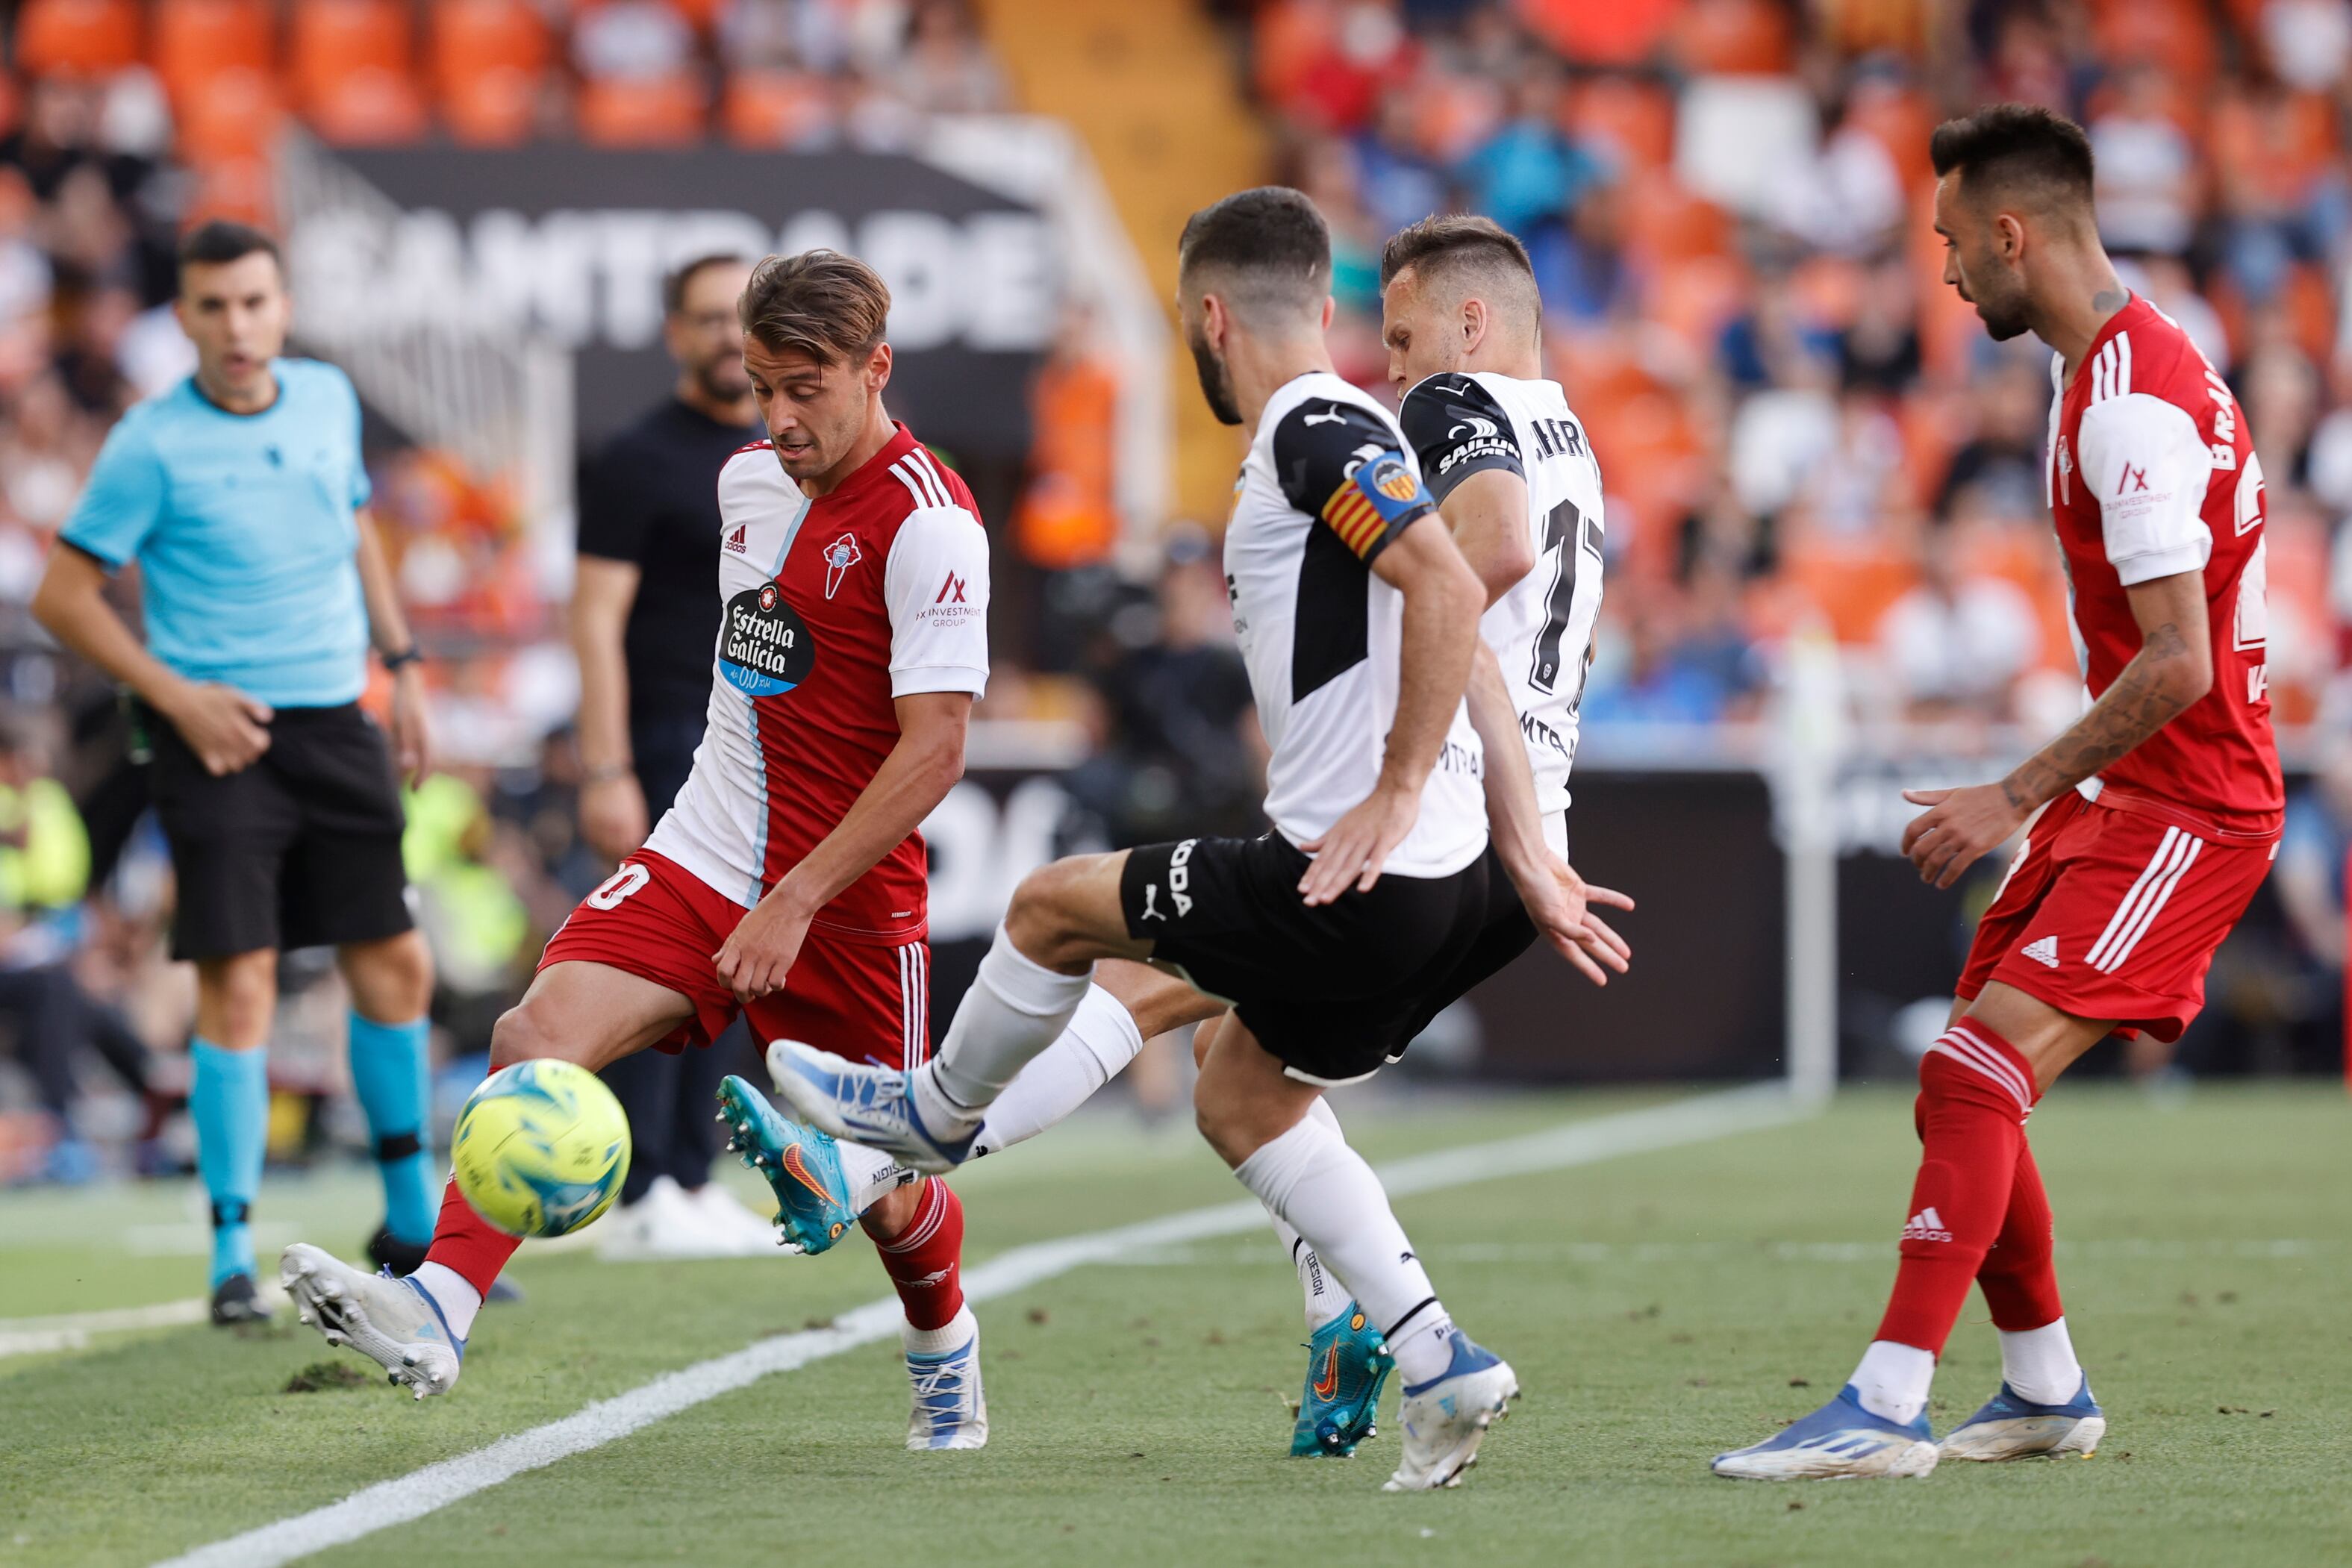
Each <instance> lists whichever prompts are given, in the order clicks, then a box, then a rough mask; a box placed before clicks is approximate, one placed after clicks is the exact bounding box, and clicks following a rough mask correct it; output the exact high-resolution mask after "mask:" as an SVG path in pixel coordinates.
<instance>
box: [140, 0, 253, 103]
mask: <svg viewBox="0 0 2352 1568" xmlns="http://www.w3.org/2000/svg"><path fill="white" fill-rule="evenodd" d="M154 61H155V74H156V75H157V76H159V77H161V78H163V86H164V88H165V89H167V90H168V91H169V92H170V93H171V95H172V99H173V102H175V103H184V102H186V101H187V99H188V95H189V94H190V92H191V91H193V90H194V89H195V87H196V86H197V85H198V84H199V83H201V82H203V81H204V80H205V78H210V77H215V76H218V75H220V74H221V73H222V72H224V71H234V70H247V71H263V72H268V71H274V70H276V69H277V68H278V27H277V23H276V22H275V20H274V19H273V18H272V17H271V16H270V14H269V6H268V3H267V0H162V3H161V4H159V5H157V6H156V7H155V36H154Z"/></svg>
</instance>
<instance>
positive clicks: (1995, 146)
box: [1927, 103, 2092, 213]
mask: <svg viewBox="0 0 2352 1568" xmlns="http://www.w3.org/2000/svg"><path fill="white" fill-rule="evenodd" d="M1927 158H1928V161H1929V162H1932V163H1934V165H1935V166H1936V173H1937V177H1938V178H1940V177H1942V176H1943V175H1946V174H1949V173H1951V172H1954V171H1956V170H1957V171H1958V172H1960V174H1961V175H1962V177H1963V185H1964V186H1965V187H1972V188H1974V189H1977V190H1980V191H1985V192H1997V193H2001V194H2005V195H2020V194H2036V195H2041V196H2044V197H2048V198H2055V199H2056V200H2057V201H2058V202H2060V203H2061V204H2064V205H2066V206H2069V207H2074V208H2077V209H2079V210H2081V211H2084V212H2085V213H2087V212H2088V211H2089V210H2090V206H2091V181H2092V163H2091V139H2090V138H2089V137H2088V136H2085V135H2084V134H2083V128H2082V127H2081V126H2079V125H2077V124H2075V123H2074V121H2073V120H2068V119H2067V118H2066V117H2065V116H2064V115H2062V114H2053V113H2052V112H2051V111H2050V110H2046V109H2043V108H2042V106H2041V105H2039V104H2032V103H1996V104H1993V105H1992V106H1990V108H1986V109H1980V110H1977V111H1976V112H1975V113H1974V114H1970V115H1966V116H1963V117H1962V118H1960V119H1958V120H1946V121H1944V123H1943V124H1941V125H1938V126H1937V127H1936V133H1935V134H1934V135H1933V136H1931V137H1929V138H1928V140H1927Z"/></svg>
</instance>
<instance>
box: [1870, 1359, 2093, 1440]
mask: <svg viewBox="0 0 2352 1568" xmlns="http://www.w3.org/2000/svg"><path fill="white" fill-rule="evenodd" d="M1935 1380H1936V1357H1935V1354H1934V1353H1932V1352H1930V1351H1924V1350H1921V1349H1920V1348H1919V1347H1918V1346H1916V1345H1909V1344H1896V1343H1895V1342H1894V1341H1893V1340H1891V1339H1874V1340H1872V1341H1871V1342H1870V1348H1869V1349H1868V1350H1865V1351H1864V1352H1863V1353H1862V1364H1861V1365H1860V1366H1857V1367H1855V1368H1854V1369H1853V1376H1852V1377H1851V1378H1849V1379H1847V1381H1848V1382H1850V1383H1852V1384H1853V1393H1854V1397H1855V1398H1856V1399H1858V1400H1860V1401H1861V1403H1862V1407H1863V1408H1864V1409H1865V1410H1867V1411H1869V1412H1870V1413H1871V1414H1872V1415H1874V1416H1885V1417H1886V1419H1888V1420H1889V1421H1893V1422H1895V1424H1896V1425H1898V1426H1906V1427H1907V1426H1909V1425H1910V1424H1911V1423H1912V1422H1914V1421H1916V1420H1917V1419H1918V1418H1919V1412H1920V1411H1922V1410H1925V1409H1926V1408H1927V1386H1928V1385H1929V1384H1931V1383H1933V1382H1935ZM2067 1392H2068V1393H2069V1394H2071V1393H2073V1392H2074V1390H2073V1389H2071V1388H2070V1389H2068V1390H2067Z"/></svg>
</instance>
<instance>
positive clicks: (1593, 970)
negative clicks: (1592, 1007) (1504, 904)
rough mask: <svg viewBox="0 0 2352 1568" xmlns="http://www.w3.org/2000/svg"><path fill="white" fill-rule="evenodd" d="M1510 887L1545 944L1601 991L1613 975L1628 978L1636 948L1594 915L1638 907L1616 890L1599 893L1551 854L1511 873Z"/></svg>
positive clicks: (1598, 916) (1514, 868)
mask: <svg viewBox="0 0 2352 1568" xmlns="http://www.w3.org/2000/svg"><path fill="white" fill-rule="evenodd" d="M1507 869H1508V870H1509V871H1510V873H1511V885H1512V886H1514V887H1516V888H1517V889H1518V893H1519V903H1520V904H1523V905H1524V906H1525V907H1526V909H1527V912H1528V919H1530V920H1532V921H1534V922H1535V927H1536V930H1537V931H1538V932H1539V933H1540V934H1541V935H1542V936H1543V939H1544V940H1545V941H1547V942H1549V943H1550V944H1551V946H1552V947H1553V949H1554V950H1555V951H1556V952H1558V953H1559V956H1561V957H1563V958H1566V959H1567V960H1568V961H1569V962H1570V964H1573V965H1575V966H1576V968H1577V970H1578V972H1579V973H1580V974H1581V975H1583V976H1584V977H1585V978H1586V979H1588V980H1591V982H1592V983H1593V984H1594V985H1596V986H1605V985H1607V984H1608V983H1609V973H1608V972H1609V971H1610V970H1612V969H1613V970H1615V971H1616V972H1617V973H1619V974H1621V975H1622V974H1623V973H1625V971H1626V969H1627V967H1630V966H1631V965H1632V963H1633V946H1632V945H1631V944H1630V943H1628V942H1627V941H1626V940H1625V938H1623V937H1622V936H1619V935H1617V933H1616V932H1615V931H1614V930H1613V929H1612V928H1611V926H1610V925H1609V923H1608V922H1607V921H1605V920H1603V919H1601V916H1600V915H1597V914H1595V913H1594V912H1593V909H1592V906H1593V905H1594V904H1605V905H1607V906H1608V907H1609V908H1611V909H1631V908H1633V899H1632V898H1631V897H1629V896H1628V895H1626V894H1622V893H1619V892H1618V891H1617V890H1616V889H1615V888H1613V887H1595V886H1593V885H1592V884H1591V883H1588V882H1586V881H1585V880H1584V878H1582V877H1581V876H1579V875H1578V874H1577V872H1576V868H1575V867H1574V866H1571V865H1570V864H1569V863H1568V862H1566V861H1563V860H1561V859H1560V858H1559V856H1557V855H1555V854H1553V853H1552V852H1550V851H1549V849H1546V850H1543V851H1541V852H1539V854H1538V856H1537V857H1531V858H1530V859H1529V860H1528V861H1527V862H1525V863H1523V864H1521V865H1519V866H1516V867H1509V866H1507Z"/></svg>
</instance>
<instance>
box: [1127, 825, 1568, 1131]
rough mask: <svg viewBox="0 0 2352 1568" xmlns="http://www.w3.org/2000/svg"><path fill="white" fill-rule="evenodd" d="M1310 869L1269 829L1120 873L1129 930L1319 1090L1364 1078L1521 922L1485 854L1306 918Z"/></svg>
mask: <svg viewBox="0 0 2352 1568" xmlns="http://www.w3.org/2000/svg"><path fill="white" fill-rule="evenodd" d="M1307 864H1308V857H1307V855H1306V854H1305V853H1303V852H1300V851H1299V850H1298V849H1297V848H1296V847H1294V846H1293V845H1292V844H1291V843H1290V842H1289V841H1287V840H1286V839H1285V838H1283V837H1282V836H1281V835H1280V834H1279V833H1267V834H1265V835H1264V836H1262V837H1260V838H1255V839H1210V838H1202V839H1186V840H1183V841H1181V842H1177V843H1166V844H1147V845H1145V846H1144V847H1142V848H1140V849H1136V850H1130V851H1129V852H1128V857H1127V865H1126V869H1125V870H1124V871H1123V872H1122V873H1120V876H1119V902H1120V904H1122V906H1123V908H1124V913H1125V914H1126V916H1127V931H1128V935H1129V936H1132V937H1135V938H1137V939H1139V940H1148V941H1150V943H1151V944H1152V949H1151V956H1152V957H1153V958H1154V959H1155V960H1157V961H1159V962H1161V963H1167V964H1172V965H1175V966H1176V967H1179V968H1181V969H1182V970H1183V971H1184V973H1185V975H1186V976H1187V977H1189V978H1190V979H1191V980H1192V984H1193V985H1194V986H1196V987H1197V988H1200V989H1201V990H1202V991H1205V992H1207V993H1208V994H1209V995H1211V996H1213V997H1219V998H1223V999H1224V1000H1226V1001H1229V1002H1231V1003H1233V1004H1234V1012H1235V1013H1236V1014H1238V1015H1239V1016H1240V1018H1241V1020H1242V1022H1244V1023H1245V1024H1247V1025H1248V1026H1249V1030H1250V1032H1251V1033H1252V1034H1254V1035H1255V1036H1256V1037H1257V1040H1258V1043H1259V1044H1260V1045H1263V1046H1264V1047H1265V1049H1266V1050H1267V1051H1269V1052H1271V1053H1272V1054H1273V1055H1274V1056H1275V1057H1276V1058H1277V1059H1279V1060H1280V1061H1281V1062H1282V1064H1283V1069H1284V1071H1286V1072H1287V1073H1288V1074H1289V1075H1290V1076H1291V1077H1293V1078H1297V1079H1300V1080H1303V1081H1305V1082H1309V1083H1319V1084H1324V1085H1327V1086H1328V1085H1333V1084H1341V1083H1353V1082H1358V1081H1360V1080H1361V1079H1365V1078H1369V1077H1370V1076H1371V1075H1372V1074H1373V1073H1375V1072H1377V1071H1380V1070H1381V1066H1382V1065H1383V1064H1385V1063H1387V1062H1390V1061H1395V1060H1396V1059H1397V1058H1398V1057H1400V1056H1402V1055H1403V1054H1404V1048H1405V1047H1406V1046H1407V1045H1409V1044H1411V1043H1412V1038H1413V1036H1414V1035H1416V1034H1418V1033H1420V1032H1421V1030H1422V1029H1423V1027H1424V1026H1425V1025H1426V1024H1427V1023H1428V1022H1429V1019H1430V1018H1431V1017H1432V1016H1433V1015H1434V1014H1435V1013H1436V1012H1437V1010H1438V1009H1441V1008H1443V1007H1444V1006H1445V1005H1446V1004H1447V1003H1448V1002H1451V1001H1453V1000H1454V998H1456V997H1458V996H1460V995H1461V994H1462V992H1463V990H1465V989H1467V988H1468V984H1470V983H1475V978H1476V977H1483V975H1481V974H1480V973H1479V972H1480V971H1481V970H1482V969H1483V970H1484V972H1486V973H1491V972H1492V971H1493V969H1495V968H1498V967H1501V964H1502V963H1506V962H1508V960H1509V958H1510V957H1515V956H1517V954H1518V953H1519V952H1523V951H1525V949H1526V942H1524V941H1522V942H1520V943H1519V945H1518V946H1517V947H1514V948H1512V949H1510V951H1509V953H1508V954H1507V955H1504V956H1500V957H1499V959H1497V958H1496V957H1492V956H1486V955H1485V954H1484V952H1483V948H1484V946H1486V944H1487V943H1489V942H1492V941H1495V940H1496V938H1497V937H1499V938H1501V939H1502V940H1503V941H1508V940H1511V939H1515V938H1516V937H1517V931H1516V930H1496V929H1494V928H1495V927H1497V926H1504V927H1507V926H1508V924H1509V920H1510V917H1511V916H1512V915H1517V920H1518V922H1519V923H1520V924H1521V925H1524V924H1525V922H1526V919H1527V916H1526V915H1525V913H1524V912H1523V911H1520V910H1519V907H1518V901H1517V895H1516V894H1513V893H1512V892H1511V890H1510V883H1509V880H1508V878H1507V877H1506V876H1505V875H1504V873H1503V871H1502V867H1501V865H1500V864H1499V862H1496V860H1495V859H1494V854H1493V852H1492V851H1491V850H1489V851H1488V852H1486V853H1484V854H1482V855H1480V856H1479V857H1478V858H1477V859H1476V860H1475V861H1472V862H1470V863H1469V864H1468V865H1466V866H1465V867H1463V868H1462V869H1461V870H1460V871H1458V872H1455V873H1453V874H1452V875H1450V876H1440V877H1412V876H1399V875H1396V874H1394V873H1391V874H1389V875H1386V876H1383V877H1381V879H1380V881H1378V882H1376V883H1373V884H1372V888H1371V891H1370V892H1369V893H1359V892H1356V891H1355V890H1354V889H1352V888H1351V889H1349V891H1348V892H1346V893H1344V894H1340V895H1339V898H1337V899H1336V900H1334V901H1333V902H1331V903H1329V904H1324V905H1322V906H1320V907H1318V908H1314V909H1310V908H1308V907H1307V904H1306V902H1305V901H1304V900H1303V899H1302V898H1301V897H1300V896H1299V893H1298V879H1299V878H1300V877H1301V876H1303V875H1304V874H1306V871H1307ZM1527 933H1528V939H1530V940H1531V939H1532V937H1533V935H1534V929H1533V927H1532V926H1528V927H1527ZM1465 977H1467V978H1466V979H1465Z"/></svg>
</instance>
